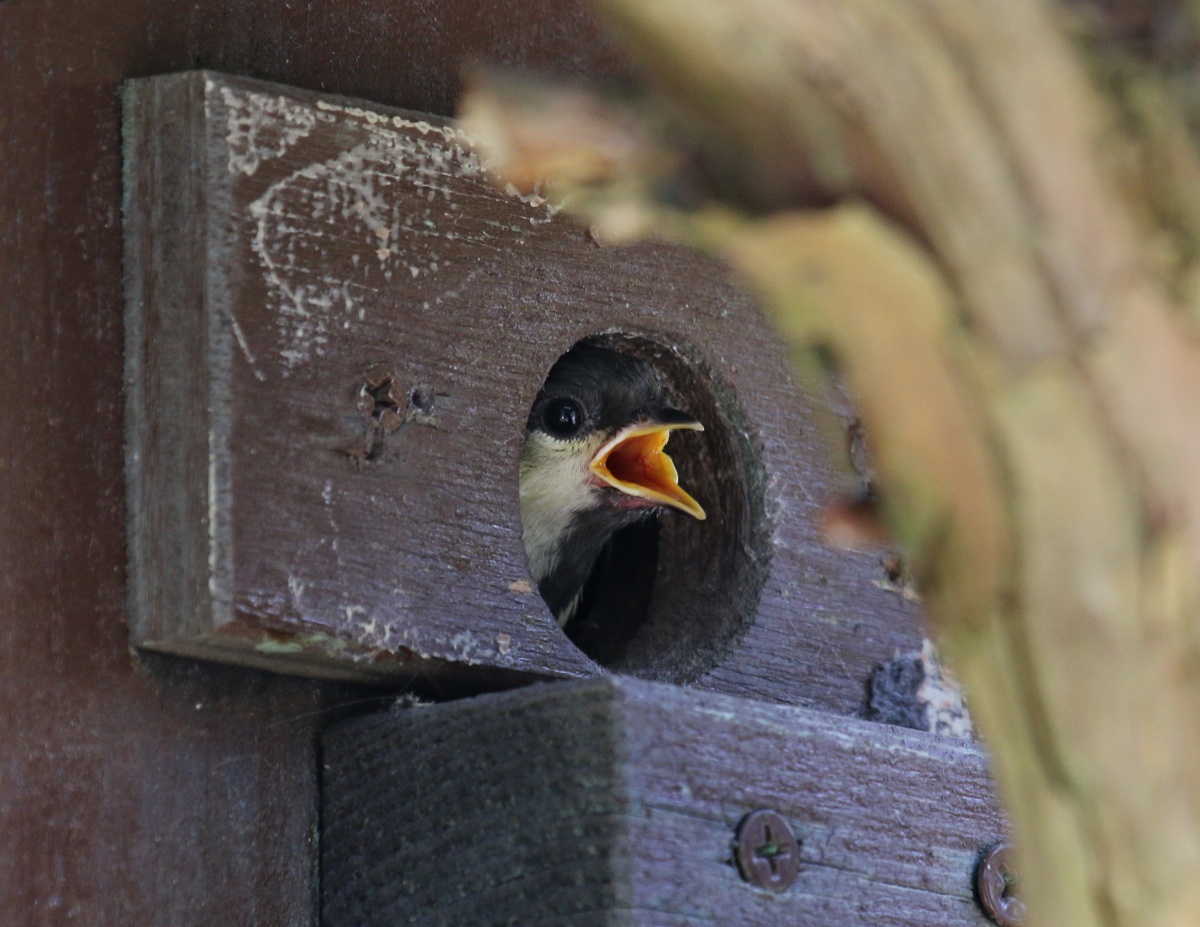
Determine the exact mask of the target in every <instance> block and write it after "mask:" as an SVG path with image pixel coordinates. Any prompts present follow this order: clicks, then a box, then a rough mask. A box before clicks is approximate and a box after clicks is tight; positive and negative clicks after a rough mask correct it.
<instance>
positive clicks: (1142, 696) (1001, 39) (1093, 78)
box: [472, 0, 1200, 927]
mask: <svg viewBox="0 0 1200 927" xmlns="http://www.w3.org/2000/svg"><path fill="white" fill-rule="evenodd" d="M598 3H599V6H600V7H601V8H602V9H603V10H604V12H605V13H606V14H607V15H608V17H609V19H610V21H611V23H612V24H613V26H614V28H615V30H616V33H617V34H618V36H619V37H620V38H621V39H622V40H623V41H624V43H625V44H626V46H627V47H628V48H629V49H630V51H631V52H632V53H633V55H634V57H635V59H636V60H637V61H639V62H640V63H641V65H642V67H643V68H644V72H645V74H646V77H647V80H648V82H649V84H650V85H651V86H652V87H653V88H655V90H656V91H657V93H658V96H659V98H660V99H661V100H665V101H667V106H668V108H669V113H670V119H671V122H672V124H673V125H674V127H675V137H676V139H677V140H678V139H683V140H684V143H685V144H686V145H688V146H690V147H691V149H692V150H693V152H694V153H695V156H696V157H697V158H698V160H699V162H700V163H701V164H702V165H703V169H704V171H705V172H706V173H707V175H708V177H709V178H710V179H711V180H712V181H713V189H715V190H717V191H719V192H720V193H721V194H723V195H724V197H725V198H726V201H727V202H726V203H725V204H716V203H712V202H710V203H708V204H706V205H704V206H702V207H700V208H698V209H694V210H691V211H688V212H682V211H679V210H678V209H675V208H672V207H668V206H665V205H663V204H661V203H656V202H654V201H653V199H652V197H648V196H646V195H645V191H646V190H647V189H650V188H651V187H652V184H649V183H645V184H642V185H641V186H639V185H638V184H637V183H630V182H628V178H627V177H624V175H622V174H621V171H622V168H621V166H620V165H619V164H618V166H616V167H613V169H612V171H611V172H610V175H609V176H608V177H607V178H605V179H602V180H600V181H598V180H597V178H596V177H595V176H589V177H587V178H579V177H572V176H571V174H570V171H569V170H566V171H564V170H561V169H559V170H558V171H557V173H556V175H555V176H554V177H551V181H552V182H553V181H554V180H556V179H557V181H558V189H559V191H560V192H563V191H565V192H569V193H570V194H571V195H572V197H573V199H572V202H573V204H574V207H575V208H576V209H578V210H579V211H581V212H582V213H585V214H587V215H588V216H589V217H590V219H591V220H592V221H594V222H596V223H598V228H599V230H600V231H601V233H604V232H607V233H608V234H609V235H610V236H624V235H632V234H642V233H649V232H653V233H656V234H668V235H671V236H674V237H677V238H681V239H683V240H686V241H690V242H692V243H693V244H698V245H700V246H701V247H704V248H707V249H708V250H710V251H712V252H714V253H716V254H718V255H720V256H722V257H723V258H724V259H726V260H727V261H729V262H730V263H731V264H733V265H734V266H735V267H737V268H738V269H739V270H741V271H742V272H743V273H744V275H745V277H746V279H747V281H748V282H749V284H750V285H751V286H752V287H753V288H754V289H756V290H757V291H758V293H759V294H760V295H761V296H762V298H763V301H764V304H765V305H766V306H767V307H768V309H769V311H771V312H772V313H773V315H774V317H775V318H776V320H777V322H778V325H779V328H780V331H781V332H782V334H783V335H784V337H785V338H787V339H788V340H789V341H790V342H791V343H793V344H794V345H795V346H796V349H797V351H801V350H805V349H807V348H808V347H810V346H812V345H813V344H821V345H824V346H828V347H832V348H833V349H834V351H835V353H836V354H837V356H838V357H839V360H840V363H841V365H842V367H843V369H844V371H845V372H846V375H847V377H848V379H849V381H850V383H851V385H852V387H853V389H854V391H855V393H856V396H857V399H858V401H859V403H860V405H861V408H862V411H863V416H864V420H865V422H866V424H867V430H868V434H869V435H870V437H871V441H872V446H873V448H874V450H875V453H876V457H877V460H876V465H877V468H878V471H879V479H880V484H881V487H882V489H883V494H884V499H885V503H886V515H887V517H888V520H889V522H890V525H891V527H892V529H893V531H894V533H895V535H896V537H897V538H898V539H899V540H900V541H902V542H903V543H904V544H905V545H906V547H907V549H908V550H909V552H910V553H911V554H912V556H913V557H914V559H915V562H916V565H917V569H918V575H919V576H920V579H921V586H922V592H923V595H924V597H925V599H926V601H927V603H928V604H929V609H930V612H931V614H932V616H933V618H934V620H935V621H936V623H937V625H938V629H939V632H940V635H941V638H942V640H943V642H944V643H945V645H946V646H947V649H948V650H949V651H950V653H951V655H952V658H953V661H954V663H955V664H956V667H957V670H958V672H959V674H960V675H961V677H962V678H963V680H964V682H965V683H966V686H967V689H968V691H969V692H970V697H971V703H972V710H973V712H974V713H975V715H976V717H977V719H978V720H979V721H980V724H981V727H982V729H983V731H984V733H985V736H986V737H987V739H988V741H989V744H990V746H991V748H992V752H993V755H994V759H995V766H996V773H997V776H998V779H999V782H1000V785H1001V789H1002V792H1003V795H1004V798H1005V800H1006V803H1007V806H1008V808H1009V810H1010V813H1011V815H1012V817H1013V820H1014V825H1015V828H1016V832H1017V838H1018V850H1019V858H1020V863H1021V870H1022V873H1023V877H1022V892H1023V894H1024V895H1025V897H1026V898H1027V900H1028V902H1029V906H1030V910H1031V916H1032V918H1033V919H1034V921H1035V922H1036V923H1038V924H1044V925H1050V924H1054V925H1080V927H1082V925H1089V927H1090V925H1105V927H1117V925H1121V927H1132V925H1147V927H1148V925H1170V927H1191V925H1195V924H1200V737H1198V736H1196V731H1197V730H1200V422H1198V421H1197V417H1198V410H1200V340H1198V333H1197V327H1196V320H1197V319H1198V318H1200V315H1198V314H1197V312H1196V308H1195V290H1196V287H1195V285H1194V280H1195V279H1196V278H1195V272H1196V269H1197V266H1196V255H1197V252H1198V251H1200V249H1198V248H1197V241H1200V219H1198V217H1200V209H1198V208H1197V205H1196V204H1197V203H1198V202H1200V198H1198V197H1197V195H1196V190H1197V189H1198V184H1197V177H1200V170H1198V169H1197V165H1198V164H1200V159H1198V158H1197V153H1196V149H1195V146H1194V143H1193V140H1192V138H1191V136H1190V135H1189V132H1188V130H1187V123H1188V118H1187V117H1188V114H1187V113H1185V112H1181V111H1180V110H1179V109H1178V108H1177V106H1176V104H1175V102H1173V99H1172V97H1171V95H1170V93H1169V92H1168V87H1167V85H1166V84H1165V83H1164V82H1163V81H1162V80H1160V79H1158V78H1156V77H1155V76H1154V75H1152V74H1150V73H1149V72H1147V71H1146V70H1145V69H1144V68H1140V67H1138V66H1136V65H1132V64H1131V63H1130V59H1129V58H1128V56H1127V55H1126V52H1125V50H1124V49H1120V48H1117V49H1114V48H1110V47H1106V46H1104V45H1103V43H1097V42H1092V43H1090V44H1089V45H1088V46H1087V48H1086V49H1084V48H1082V47H1081V43H1080V41H1079V37H1080V35H1081V27H1080V25H1079V24H1080V22H1081V21H1080V20H1079V19H1078V18H1077V17H1074V14H1073V13H1072V12H1071V11H1068V10H1065V9H1064V8H1058V7H1050V6H1048V5H1047V4H1045V3H1042V2H1038V0H919V2H914V3H904V4H900V3H895V2H894V0H738V2H733V0H657V2H655V3H645V2H644V0H598ZM1188 13H1189V11H1188V10H1184V9H1183V8H1180V10H1179V15H1181V16H1184V15H1187V14H1188ZM1101 82H1103V83H1104V84H1105V86H1104V87H1103V88H1102V87H1101V86H1100V83H1101ZM480 93H481V94H482V96H480V97H476V98H475V103H474V104H472V105H473V106H475V107H476V110H475V111H476V112H478V111H479V106H480V105H481V100H482V99H483V97H486V95H487V93H488V91H487V90H482V91H480ZM508 117H509V118H511V120H512V121H513V123H514V124H515V123H516V122H519V121H520V119H521V118H522V117H520V116H518V115H515V114H512V113H509V114H508ZM493 129H494V127H493ZM485 134H486V133H485ZM615 160H616V161H618V162H620V160H621V159H620V158H619V157H617V158H616V159H615ZM650 162H654V163H660V162H658V161H655V159H652V158H651V159H647V158H645V157H642V158H640V159H639V158H629V159H626V161H625V162H623V163H624V165H625V167H626V168H628V171H629V172H630V174H632V175H634V176H637V175H638V172H639V171H641V172H642V174H643V175H644V173H645V165H646V164H647V163H650ZM501 166H502V167H503V165H501ZM558 167H559V168H561V167H562V165H561V163H560V164H559V165H558ZM617 178H620V179H619V180H618V179H617ZM730 201H732V202H733V204H734V205H735V206H737V205H742V206H745V205H750V206H752V207H754V209H755V210H756V211H758V212H759V213H760V214H761V212H762V211H764V210H765V211H767V212H768V213H769V215H767V216H766V217H765V218H763V217H761V216H760V217H759V218H750V217H749V216H747V215H746V214H744V213H740V212H738V211H737V210H736V209H731V208H730ZM814 203H816V204H820V205H821V206H822V208H821V209H815V210H814V209H805V208H803V207H804V206H805V205H806V204H814Z"/></svg>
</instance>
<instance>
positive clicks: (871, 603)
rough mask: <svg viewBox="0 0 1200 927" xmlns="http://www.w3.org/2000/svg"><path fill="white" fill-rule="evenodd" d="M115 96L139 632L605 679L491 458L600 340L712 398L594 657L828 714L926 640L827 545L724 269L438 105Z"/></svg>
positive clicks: (807, 406) (177, 84)
mask: <svg viewBox="0 0 1200 927" xmlns="http://www.w3.org/2000/svg"><path fill="white" fill-rule="evenodd" d="M125 121H126V134H127V140H128V141H127V145H128V157H127V159H126V188H127V209H126V240H127V245H128V247H127V256H128V260H129V265H128V273H127V290H126V299H127V331H128V333H129V341H128V368H127V371H128V377H129V383H128V387H129V388H128V397H129V406H128V422H129V439H130V445H129V461H130V466H129V482H130V487H131V488H130V497H129V498H130V550H131V582H132V587H133V598H132V619H131V634H132V639H133V641H134V643H135V644H137V645H139V646H142V647H151V648H156V649H160V650H165V651H169V652H174V653H183V654H188V655H194V656H205V657H210V658H215V659H228V660H234V661H239V662H246V663H251V664H254V665H259V666H266V667H270V668H273V669H280V670H284V671H289V672H301V673H313V674H318V675H326V676H342V677H348V678H354V679H362V680H376V681H378V680H388V679H393V680H394V679H408V678H413V677H416V676H422V677H428V678H433V679H435V680H456V681H458V682H459V683H465V684H468V685H471V686H474V687H481V686H487V685H496V684H505V683H512V682H516V681H520V680H522V679H529V678H535V677H564V676H565V677H570V676H587V675H591V674H594V673H596V672H598V671H599V670H600V667H599V666H597V664H596V663H595V662H594V661H593V660H592V659H590V658H589V656H588V654H586V653H584V652H581V651H580V650H579V649H577V648H576V647H575V646H574V645H573V644H572V643H571V642H570V641H569V640H568V638H567V637H566V636H564V634H563V633H562V632H561V631H560V630H559V629H558V627H557V626H556V625H555V623H554V621H553V620H552V618H551V616H550V614H549V612H548V610H547V609H546V607H545V605H544V603H542V601H541V600H540V598H539V597H538V595H537V593H536V590H535V588H534V584H533V582H532V580H531V578H530V576H529V573H528V569H527V566H526V562H525V555H524V551H523V548H522V545H521V537H520V519H519V513H518V501H517V478H516V474H517V458H518V455H519V453H520V447H521V441H522V432H523V426H524V422H525V418H526V415H527V410H528V408H529V405H530V403H531V402H532V400H533V397H534V394H535V393H536V391H537V390H538V388H539V387H540V385H541V383H542V380H543V378H544V376H545V374H546V372H547V371H548V370H549V368H550V366H551V365H552V364H553V362H554V361H555V359H556V358H557V357H558V356H559V355H560V354H561V353H562V352H564V351H565V350H566V349H567V348H569V347H570V346H571V345H572V344H573V343H575V342H576V341H577V340H578V339H580V338H583V337H585V336H593V335H597V334H604V335H605V336H606V337H607V338H608V339H609V340H610V341H612V342H614V343H617V344H618V345H619V346H621V347H623V348H624V349H627V350H631V351H633V352H635V353H643V354H645V355H647V356H652V357H653V358H654V359H655V361H656V363H657V364H658V366H659V367H660V369H661V370H662V371H663V372H664V374H665V375H666V376H667V377H668V379H669V380H670V382H671V384H672V386H673V388H674V389H675V391H676V392H677V393H678V394H679V396H680V401H681V402H682V403H683V404H684V405H686V406H687V407H688V408H689V411H691V412H692V413H693V414H695V415H697V416H698V417H700V418H701V419H702V420H703V421H704V422H705V425H706V428H707V430H706V431H705V432H704V434H703V435H700V434H697V433H686V434H684V433H681V435H680V437H679V438H677V439H673V440H675V441H677V443H678V448H679V450H678V453H677V457H678V458H679V459H680V464H681V471H682V472H683V476H684V480H685V482H686V484H687V485H688V486H689V488H690V489H692V490H693V492H694V494H695V495H697V497H698V498H700V500H701V501H702V503H703V504H704V505H705V507H706V508H707V509H708V511H709V513H710V516H711V517H710V518H709V520H708V521H706V522H704V523H700V522H692V521H691V520H690V519H682V518H674V519H670V518H669V519H666V520H665V522H664V528H663V535H662V539H661V543H660V554H659V567H658V572H657V577H656V579H655V585H654V593H653V600H652V602H651V605H650V612H649V616H648V618H647V620H646V623H645V624H644V625H643V626H642V628H641V629H640V630H639V631H638V632H637V634H636V636H634V638H633V640H632V642H631V643H630V644H629V646H628V647H627V648H626V651H625V654H624V656H623V657H621V658H620V659H619V660H617V661H615V662H610V663H609V664H608V665H609V666H610V667H612V668H616V669H620V670H622V671H626V672H631V673H635V674H639V675H643V676H646V677H649V678H656V679H661V680H667V681H673V682H688V683H693V684H697V685H700V686H703V687H706V688H713V689H719V690H724V691H729V692H735V693H742V694H749V695H756V696H761V697H765V698H772V699H777V700H781V701H790V702H799V703H802V704H812V705H823V706H827V707H831V708H835V709H837V710H841V711H854V710H857V709H858V707H859V705H860V703H861V700H862V693H863V689H864V685H865V681H866V679H867V676H868V675H869V673H870V671H871V670H872V668H873V667H874V666H875V665H876V664H877V663H879V662H880V661H882V660H886V659H888V658H890V657H891V656H893V655H894V653H896V652H897V651H901V650H912V649H915V648H916V647H917V646H919V640H920V638H919V635H918V633H917V612H916V608H915V607H914V606H913V605H912V603H911V602H908V601H906V600H905V599H904V598H903V597H901V596H899V595H897V594H896V593H895V592H894V591H892V590H891V588H890V584H889V583H888V582H887V580H886V575H885V571H884V568H883V566H882V565H881V563H880V562H879V558H878V557H876V556H872V555H865V554H852V553H846V552H839V551H832V550H830V549H828V548H826V547H825V546H823V545H822V544H821V542H820V539H819V537H818V530H817V523H818V520H819V514H820V510H821V506H822V504H823V503H824V502H825V501H827V500H828V499H829V498H830V497H831V496H832V495H833V494H834V493H835V492H836V491H837V490H838V489H839V485H840V484H839V480H841V479H842V475H841V470H840V469H839V468H840V467H841V460H842V458H843V457H844V452H843V449H841V448H837V447H830V446H829V445H828V443H827V441H826V438H825V436H824V435H823V433H822V431H821V427H820V422H821V421H822V420H823V416H828V415H829V414H830V413H829V412H828V409H826V408H825V407H824V406H823V405H822V401H823V400H820V398H819V397H814V396H809V395H805V394H804V393H803V392H802V391H801V390H799V389H798V388H797V386H796V384H795V382H794V381H793V379H792V377H791V375H790V373H789V368H788V364H787V360H786V358H785V357H784V356H783V354H782V351H781V349H780V347H779V345H778V344H777V342H776V340H775V338H774V336H773V333H772V332H771V331H770V330H769V328H768V327H767V326H766V324H765V323H764V321H763V320H762V318H761V317H760V315H759V313H758V311H757V309H756V308H755V307H754V305H753V304H752V302H751V301H750V300H749V298H748V297H747V295H746V294H745V293H744V292H742V291H741V290H740V289H738V287H737V286H736V285H735V283H734V282H733V281H732V280H731V279H730V278H729V275H728V274H727V273H726V272H725V271H724V270H723V269H722V268H721V267H719V266H717V265H715V264H713V263H711V262H709V261H707V260H705V259H703V258H701V257H699V256H698V255H695V254H692V253H690V252H687V251H684V250H682V249H678V248H673V247H668V246H650V247H641V248H631V249H606V248H602V247H599V246H598V245H597V244H596V243H595V242H593V241H592V240H591V239H589V237H588V236H587V234H586V233H585V232H584V231H583V230H581V229H578V228H575V227H573V226H571V225H569V224H566V223H565V222H564V221H563V220H561V219H560V218H558V217H556V215H555V213H554V210H553V208H552V207H551V206H550V205H549V204H547V203H546V202H545V201H543V200H541V199H540V198H538V197H528V196H526V197H521V196H517V195H515V194H513V195H510V194H506V193H504V192H499V191H496V190H495V189H493V188H492V186H491V185H490V183H489V182H488V179H487V177H486V172H485V170H484V168H483V166H482V165H481V164H480V162H479V159H478V156H477V155H476V154H475V153H474V151H473V150H472V149H471V147H470V143H469V139H467V138H465V137H464V136H463V135H462V133H461V132H460V131H459V130H458V129H456V128H455V127H454V125H453V124H451V123H448V122H446V121H445V120H440V119H437V118H435V117H432V116H426V115H421V114H414V113H409V112H405V111H401V110H394V109H389V108H386V107H379V106H372V105H370V104H365V103H361V102H356V101H349V100H346V99H343V98H335V97H329V96H320V95H316V94H311V93H305V92H302V91H297V90H292V89H288V88H283V87H279V86H275V85H267V84H263V83H260V82H255V81H249V80H245V79H240V78H230V77H223V76H220V75H217V74H214V73H211V72H193V73H190V74H182V75H173V76H167V77H157V78H149V79H144V80H138V81H133V82H131V83H130V84H129V85H128V89H127V92H126V117H125ZM674 446H676V445H675V444H673V447H674ZM592 652H597V651H592Z"/></svg>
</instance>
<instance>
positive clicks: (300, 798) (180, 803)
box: [0, 0, 619, 927]
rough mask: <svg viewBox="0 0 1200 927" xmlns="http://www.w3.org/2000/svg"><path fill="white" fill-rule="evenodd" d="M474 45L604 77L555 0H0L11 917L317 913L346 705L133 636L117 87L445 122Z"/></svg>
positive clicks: (2, 730) (320, 690)
mask: <svg viewBox="0 0 1200 927" xmlns="http://www.w3.org/2000/svg"><path fill="white" fill-rule="evenodd" d="M465 58H474V59H482V60H489V61H497V62H501V61H502V62H510V63H514V64H525V65H528V66H541V67H549V68H552V69H553V70H555V71H556V72H560V73H569V74H580V73H587V74H592V75H604V74H609V75H611V74H613V73H614V72H615V71H616V70H617V69H618V68H619V59H618V58H617V56H616V55H615V53H614V52H613V51H612V48H611V46H609V45H607V44H605V43H604V42H602V41H601V40H600V39H599V38H598V35H597V30H596V29H595V27H594V25H593V24H592V23H591V20H590V17H589V16H588V14H587V12H586V10H584V9H583V8H582V5H581V4H577V3H574V2H572V0H498V2H495V3H492V4H488V5H487V6H486V7H481V6H480V5H479V4H478V3H475V2H473V0H472V2H464V0H446V2H440V3H438V4H437V5H436V7H435V6H431V5H429V4H425V3H421V2H412V0H388V2H386V3H383V2H363V3H356V4H346V3H344V2H342V0H312V2H306V3H304V4H250V3H243V2H234V0H196V2H193V3H187V4H176V3H152V2H147V0H111V2H107V3H104V4H92V3H83V4H81V3H74V2H69V0H67V2H64V0H44V2H39V3H26V2H22V0H5V2H0V86H2V87H3V88H4V92H3V93H2V94H0V150H2V151H3V159H2V160H0V280H2V281H3V295H2V296H0V394H2V395H3V397H4V401H3V402H0V436H2V439H3V440H2V441H0V481H2V483H3V488H2V489H0V757H2V759H0V833H3V835H4V837H3V843H4V852H3V853H0V921H2V922H3V923H5V924H14V925H22V927H58V925H62V924H68V923H69V924H88V925H96V927H116V925H130V924H137V925H148V927H149V925H153V927H212V925H215V924H219V925H222V927H251V925H256V927H275V925H287V927H315V925H316V924H317V904H316V883H315V879H316V869H317V862H316V860H317V842H316V834H317V825H318V818H317V810H318V808H317V794H316V770H317V758H316V757H317V749H316V739H315V734H314V732H315V731H316V730H317V729H318V728H319V727H320V726H321V725H323V724H324V723H325V722H326V721H327V720H328V719H329V718H330V717H331V715H333V714H336V711H331V710H332V709H334V707H335V706H338V705H341V704H343V703H346V702H354V701H356V700H358V699H360V698H362V697H363V693H362V692H361V691H358V690H353V689H349V688H348V687H346V686H344V685H340V684H331V683H324V682H314V681H312V680H308V679H298V678H286V677H283V676H280V675H278V674H271V673H261V672H256V671H253V670H247V669H243V668H237V667H227V666H221V665H217V664H213V663H200V662H195V661H190V660H180V659H178V658H174V657H167V656H160V655H158V654H153V653H147V652H144V651H133V650H131V649H130V647H129V632H128V627H127V625H126V613H127V609H126V568H125V564H126V551H125V542H126V530H125V519H124V511H125V479H124V473H123V468H122V465H123V460H124V454H123V447H124V442H123V436H122V419H123V401H122V400H123V397H122V318H121V314H122V313H121V301H122V290H121V263H122V261H121V259H122V254H121V252H122V240H121V147H122V145H121V118H120V115H121V114H120V106H119V94H120V84H121V82H122V81H123V80H124V79H125V78H128V77H133V76H138V75H144V74H155V73H163V72H167V71H177V70H182V69H186V68H195V67H199V66H201V65H209V66H212V67H217V68H221V69H223V70H228V71H234V72H237V73H244V74H253V75H257V76H259V77H265V78H271V79H275V80H281V81H284V82H286V83H289V84H297V85H302V86H307V87H312V88H321V87H334V88H338V89H340V90H342V91H344V92H349V93H356V94H359V95H362V96H368V97H370V98H372V99H376V100H386V101H391V102H393V103H397V104H402V105H406V106H412V107H415V108H419V109H426V110H433V111H440V112H445V113H448V112H450V110H451V108H452V104H453V100H454V98H455V96H456V95H457V86H458V73H459V68H460V64H461V62H462V61H463V60H464V59H465ZM370 694H375V693H370Z"/></svg>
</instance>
